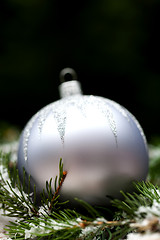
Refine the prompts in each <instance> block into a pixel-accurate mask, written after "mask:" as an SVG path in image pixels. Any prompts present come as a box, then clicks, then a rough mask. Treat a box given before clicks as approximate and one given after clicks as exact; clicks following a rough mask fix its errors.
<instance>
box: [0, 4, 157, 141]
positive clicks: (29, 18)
mask: <svg viewBox="0 0 160 240" xmlns="http://www.w3.org/2000/svg"><path fill="white" fill-rule="evenodd" d="M159 10H160V1H158V0H134V1H133V0H81V1H79V0H76V1H67V0H65V1H62V0H1V3H0V34H1V36H0V120H5V121H9V122H11V123H13V124H16V125H18V126H20V127H23V126H24V125H25V124H26V122H27V121H28V120H29V118H30V117H31V116H32V115H33V114H34V113H35V112H37V111H38V110H39V109H40V108H42V107H43V106H45V105H46V104H48V103H50V102H52V101H55V100H57V99H58V98H59V94H58V89H57V87H58V85H59V72H60V70H61V69H62V68H64V67H68V66H69V67H72V68H74V69H75V70H76V71H77V73H78V76H79V80H80V81H81V83H82V87H83V92H84V93H85V94H94V95H100V96H104V97H107V98H110V99H113V100H115V101H117V102H119V103H120V104H122V105H124V106H125V107H126V108H128V110H129V111H131V112H132V113H133V114H134V115H135V116H136V117H137V119H138V120H139V122H140V123H141V125H142V127H143V128H144V131H145V133H146V135H147V138H148V139H150V138H151V136H154V135H160V114H159V113H160V93H159V92H160V70H159V42H160V41H159V40H160V38H159V24H160V17H159V15H160V14H159V12H160V11H159Z"/></svg>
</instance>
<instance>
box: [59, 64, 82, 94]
mask: <svg viewBox="0 0 160 240" xmlns="http://www.w3.org/2000/svg"><path fill="white" fill-rule="evenodd" d="M59 77H60V81H61V85H60V86H59V93H60V97H61V98H64V97H69V96H72V95H81V94H82V90H81V84H80V82H78V81H77V73H76V72H75V70H74V69H72V68H64V69H62V71H61V72H60V74H59Z"/></svg>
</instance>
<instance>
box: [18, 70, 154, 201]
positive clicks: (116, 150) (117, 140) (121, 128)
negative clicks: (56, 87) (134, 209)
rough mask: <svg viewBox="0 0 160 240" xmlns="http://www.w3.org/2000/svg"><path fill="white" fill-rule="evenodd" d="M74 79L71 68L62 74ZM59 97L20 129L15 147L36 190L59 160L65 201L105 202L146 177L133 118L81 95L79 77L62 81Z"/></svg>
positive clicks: (144, 154)
mask: <svg viewBox="0 0 160 240" xmlns="http://www.w3.org/2000/svg"><path fill="white" fill-rule="evenodd" d="M67 74H70V75H71V76H73V78H74V79H76V74H75V72H74V71H73V70H72V69H68V68H67V69H64V70H62V72H61V75H60V76H61V79H62V80H63V79H64V78H65V76H67ZM60 95H61V97H62V99H60V100H58V101H56V102H53V103H51V104H49V105H47V106H46V107H44V108H42V109H41V110H40V111H39V112H38V113H36V114H35V115H34V116H33V117H32V118H31V120H30V121H29V122H28V123H27V125H26V127H25V128H24V130H23V132H22V134H21V137H20V141H19V151H18V169H19V173H20V177H21V179H22V177H23V168H24V169H25V172H26V175H27V176H29V175H30V176H31V186H32V187H33V185H34V184H35V185H36V187H37V192H41V191H42V190H43V188H45V185H46V181H47V180H48V181H49V180H50V179H51V178H52V179H54V178H55V177H56V175H58V174H59V161H60V158H62V159H63V164H64V170H65V171H67V176H66V178H65V181H64V182H63V185H62V187H61V189H60V195H61V198H62V199H63V200H66V199H68V200H70V201H72V200H73V199H74V198H75V197H77V198H79V199H82V200H85V201H87V202H88V203H90V204H96V205H105V204H106V203H107V197H106V196H108V195H109V196H112V197H114V198H115V197H119V192H120V190H124V191H126V190H130V189H131V185H132V181H140V180H145V179H146V176H147V173H148V159H149V158H148V148H147V143H146V138H145V135H144V133H143V130H142V128H141V126H140V124H139V123H138V121H137V120H136V118H135V117H134V116H133V115H132V114H131V113H130V112H129V111H128V110H127V109H125V108H124V107H122V106H121V105H119V104H118V103H116V102H114V101H112V100H109V99H107V98H104V97H98V96H92V95H90V96H86V95H82V92H81V87H80V83H79V82H78V81H77V80H72V81H66V82H63V83H62V84H61V85H60Z"/></svg>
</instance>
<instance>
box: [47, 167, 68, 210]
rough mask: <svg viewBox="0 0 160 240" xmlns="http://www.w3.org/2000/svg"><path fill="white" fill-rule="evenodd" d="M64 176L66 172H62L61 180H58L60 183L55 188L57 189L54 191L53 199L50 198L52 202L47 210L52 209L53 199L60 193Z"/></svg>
mask: <svg viewBox="0 0 160 240" xmlns="http://www.w3.org/2000/svg"><path fill="white" fill-rule="evenodd" d="M66 176H67V171H63V176H62V178H61V180H60V183H59V185H58V187H57V189H56V191H55V193H54V195H53V198H52V200H51V204H50V207H49V210H51V209H52V206H53V202H54V199H55V198H56V197H57V195H58V194H59V191H60V189H61V187H62V184H63V182H64V180H65V178H66Z"/></svg>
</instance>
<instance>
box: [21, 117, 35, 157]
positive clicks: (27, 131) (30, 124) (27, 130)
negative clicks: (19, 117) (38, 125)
mask: <svg viewBox="0 0 160 240" xmlns="http://www.w3.org/2000/svg"><path fill="white" fill-rule="evenodd" d="M38 114H39V113H36V114H35V115H34V116H33V117H32V118H31V120H30V121H29V122H28V124H27V126H26V127H25V129H24V135H23V152H24V160H25V161H27V160H28V141H29V137H30V133H31V129H32V127H33V124H34V122H35V120H36V118H37V117H38Z"/></svg>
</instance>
